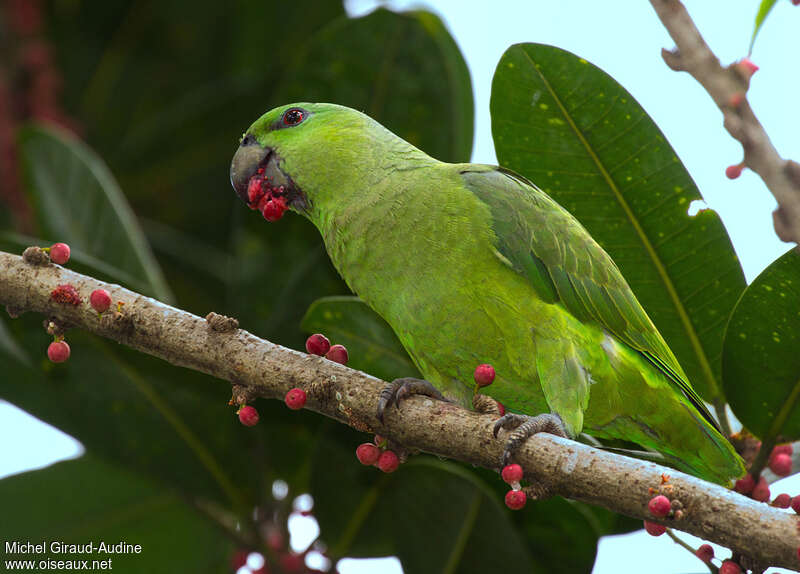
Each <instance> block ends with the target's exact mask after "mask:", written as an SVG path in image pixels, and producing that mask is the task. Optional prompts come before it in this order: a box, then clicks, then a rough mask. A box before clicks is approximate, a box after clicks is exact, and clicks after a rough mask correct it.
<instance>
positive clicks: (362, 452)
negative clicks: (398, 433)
mask: <svg viewBox="0 0 800 574" xmlns="http://www.w3.org/2000/svg"><path fill="white" fill-rule="evenodd" d="M380 456H381V449H379V448H378V447H377V446H375V445H374V444H372V443H371V442H365V443H364V444H360V445H358V448H357V449H356V458H358V462H360V463H361V464H363V465H365V466H371V465H373V464H375V463H376V462H378V457H380Z"/></svg>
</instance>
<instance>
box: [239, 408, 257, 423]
mask: <svg viewBox="0 0 800 574" xmlns="http://www.w3.org/2000/svg"><path fill="white" fill-rule="evenodd" d="M239 422H240V423H242V424H243V425H244V426H246V427H252V426H255V425H257V424H258V411H257V410H256V409H255V407H251V406H246V407H242V408H240V409H239Z"/></svg>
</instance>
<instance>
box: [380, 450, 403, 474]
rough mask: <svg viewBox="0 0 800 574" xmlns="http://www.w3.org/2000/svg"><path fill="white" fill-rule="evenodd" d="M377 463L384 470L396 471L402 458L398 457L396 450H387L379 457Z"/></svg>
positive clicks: (387, 471)
mask: <svg viewBox="0 0 800 574" xmlns="http://www.w3.org/2000/svg"><path fill="white" fill-rule="evenodd" d="M376 464H377V465H378V468H379V469H381V470H382V471H383V472H386V473H389V472H394V471H395V470H397V467H398V466H400V459H399V458H397V455H396V454H395V453H394V452H392V451H390V450H385V451H383V452H382V453H381V454H380V456H379V457H378V462H377V463H376Z"/></svg>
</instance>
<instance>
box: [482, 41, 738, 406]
mask: <svg viewBox="0 0 800 574" xmlns="http://www.w3.org/2000/svg"><path fill="white" fill-rule="evenodd" d="M491 113H492V134H493V136H494V142H495V148H496V150H497V157H498V159H499V161H500V163H501V165H503V166H505V167H508V168H510V169H513V170H514V171H517V172H519V173H520V174H522V175H524V176H526V177H527V178H529V179H530V180H531V181H533V182H534V183H535V184H536V185H538V186H539V187H540V188H541V189H542V190H544V191H545V192H546V193H548V194H549V195H550V196H551V197H553V199H555V200H556V201H558V202H559V203H560V204H561V205H562V206H563V207H565V208H566V209H567V210H568V211H570V213H572V214H573V215H574V216H575V217H577V218H578V220H579V221H580V222H581V223H582V224H583V225H584V227H586V229H588V230H589V232H590V233H591V234H592V236H593V237H594V239H595V240H596V241H597V242H598V243H600V245H601V246H602V247H603V248H604V249H605V250H606V251H607V252H608V253H609V254H610V255H611V257H612V258H613V259H614V261H615V263H616V264H617V265H618V266H619V268H620V270H621V271H622V274H623V275H624V276H625V279H626V280H627V281H628V283H629V284H630V286H631V288H632V289H633V291H634V293H635V294H636V296H637V298H638V299H639V301H640V302H641V304H642V306H643V307H644V309H645V310H646V311H647V313H648V315H649V316H650V318H651V319H652V320H653V322H654V323H655V325H656V327H658V329H659V331H660V332H661V334H662V335H663V336H664V339H665V340H666V341H667V344H669V346H670V348H671V349H672V351H673V352H674V353H675V355H676V356H677V358H678V361H679V362H680V364H681V366H682V367H683V368H684V370H685V371H686V374H687V376H688V377H689V380H690V382H691V383H692V385H693V386H694V388H695V390H696V391H697V392H698V393H699V394H700V396H702V397H703V398H704V399H705V400H707V401H709V402H717V403H719V402H720V401H721V400H722V390H721V385H720V354H721V352H722V335H723V330H724V328H725V323H726V321H727V319H728V316H729V314H730V311H731V309H732V308H733V305H734V304H735V303H736V299H737V298H738V296H739V294H740V293H741V292H742V290H743V289H744V286H745V281H744V274H743V273H742V270H741V267H740V265H739V261H738V259H737V258H736V254H735V253H734V251H733V247H732V245H731V242H730V239H729V238H728V235H727V233H726V232H725V228H724V226H723V225H722V222H721V221H720V218H719V216H718V215H717V214H716V213H715V212H714V211H711V210H701V211H700V212H699V213H698V214H697V215H695V216H693V217H690V216H689V215H688V213H687V211H688V209H689V205H690V204H691V203H692V201H693V200H697V199H701V196H700V192H699V191H698V190H697V187H696V186H695V184H694V182H693V181H692V178H691V177H690V176H689V173H688V172H687V171H686V168H684V167H683V164H682V163H681V162H680V160H679V159H678V156H677V155H676V154H675V151H674V150H673V149H672V147H671V146H670V145H669V143H668V142H667V141H666V139H665V138H664V135H663V134H662V133H661V131H660V130H659V129H658V127H657V126H656V124H655V123H654V122H653V120H652V119H650V117H648V115H647V113H646V112H645V111H644V110H643V109H642V107H641V106H640V105H639V104H638V103H637V102H636V101H635V100H634V99H633V97H632V96H631V95H630V94H629V93H628V92H627V91H626V90H625V89H624V88H623V87H622V86H620V85H619V84H618V83H617V82H616V81H615V80H614V79H613V78H612V77H611V76H609V75H608V74H606V73H605V72H603V71H602V70H600V69H599V68H597V67H595V66H594V65H592V64H590V63H589V62H587V61H586V60H584V59H583V58H580V57H578V56H576V55H575V54H571V53H570V52H567V51H565V50H561V49H559V48H555V47H553V46H545V45H542V44H517V45H515V46H512V47H511V48H509V49H508V50H507V51H506V53H505V54H504V55H503V57H502V59H501V60H500V63H499V64H498V66H497V70H496V71H495V75H494V81H493V84H492V100H491Z"/></svg>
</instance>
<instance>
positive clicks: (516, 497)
mask: <svg viewBox="0 0 800 574" xmlns="http://www.w3.org/2000/svg"><path fill="white" fill-rule="evenodd" d="M527 501H528V497H527V496H526V495H525V493H524V492H523V491H521V490H509V491H508V492H506V506H508V507H509V508H510V509H511V510H519V509H520V508H522V507H523V506H525V503H526V502H527Z"/></svg>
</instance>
